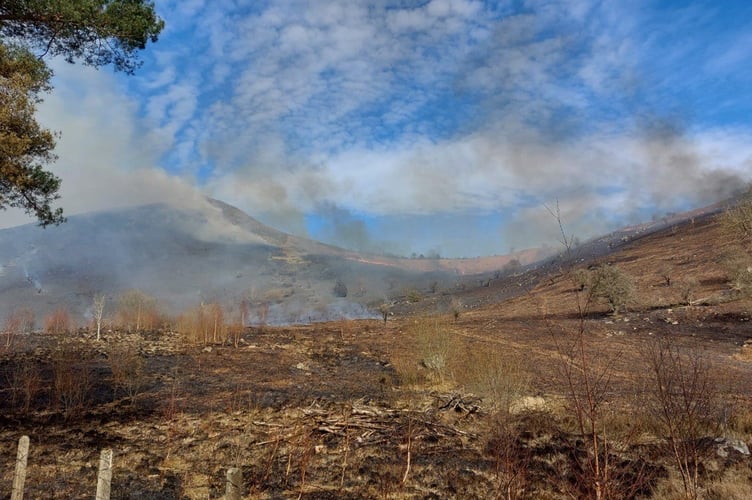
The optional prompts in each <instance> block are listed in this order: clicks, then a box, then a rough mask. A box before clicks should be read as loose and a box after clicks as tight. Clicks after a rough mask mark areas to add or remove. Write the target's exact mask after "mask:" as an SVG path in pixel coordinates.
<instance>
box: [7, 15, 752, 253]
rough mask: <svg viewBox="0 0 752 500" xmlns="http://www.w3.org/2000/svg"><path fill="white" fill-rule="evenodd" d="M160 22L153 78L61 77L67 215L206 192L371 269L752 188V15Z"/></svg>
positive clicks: (175, 18) (62, 70)
mask: <svg viewBox="0 0 752 500" xmlns="http://www.w3.org/2000/svg"><path fill="white" fill-rule="evenodd" d="M156 5H157V9H158V11H159V12H160V15H161V16H162V17H163V18H164V19H165V22H166V29H165V31H164V32H163V35H162V36H161V38H160V40H159V42H157V43H156V44H154V45H151V46H150V47H149V49H148V50H147V51H146V52H145V53H144V54H143V59H144V65H143V67H142V68H141V69H140V70H139V71H138V72H137V74H136V76H133V77H126V76H124V75H120V74H115V73H113V72H112V71H111V70H110V69H108V68H103V69H101V70H99V71H96V70H92V69H90V68H84V67H82V66H69V65H67V64H65V63H61V62H58V61H51V64H52V65H53V66H54V68H55V72H56V77H55V80H54V84H55V90H54V92H53V93H52V94H50V95H49V96H47V98H46V100H45V102H44V104H43V105H42V106H41V107H40V117H41V119H42V120H43V121H44V122H45V123H46V124H48V125H49V126H50V127H52V128H54V129H56V130H59V131H61V133H62V137H61V139H60V141H59V144H58V153H59V156H60V159H59V161H58V162H57V164H56V165H55V166H54V168H53V170H54V171H55V172H56V173H57V174H58V175H60V176H61V177H62V178H63V189H62V195H63V199H62V202H61V203H62V206H63V207H64V208H65V209H66V213H67V214H68V215H71V214H74V213H77V212H81V211H86V210H92V209H101V208H108V207H113V206H122V205H128V204H136V203H142V202H148V201H155V200H158V199H168V200H180V201H183V202H185V201H186V200H191V199H195V198H196V197H198V196H200V195H202V194H205V195H210V196H213V197H216V198H219V199H221V200H224V201H226V202H229V203H232V204H234V205H236V206H238V207H239V208H241V209H243V210H245V211H246V212H248V213H249V214H251V215H253V216H255V217H257V218H259V219H261V220H262V221H264V222H267V223H270V224H272V225H274V226H276V227H278V228H281V229H284V230H287V231H291V232H295V233H298V234H304V235H309V236H312V237H314V238H318V239H322V240H325V241H328V242H332V243H336V244H339V245H342V246H347V247H350V248H354V249H359V250H383V251H390V252H396V253H402V254H410V253H412V252H418V253H421V252H423V253H426V252H439V253H440V254H441V255H446V256H474V255H482V254H498V253H506V252H507V251H509V250H510V249H511V248H516V249H520V248H524V247H529V246H536V245H539V244H541V243H544V242H549V243H553V242H554V241H555V236H556V230H557V228H556V222H555V221H554V220H552V217H551V216H550V214H549V213H548V212H547V211H546V208H545V206H546V205H548V206H551V205H553V204H555V203H556V202H557V200H558V203H559V204H560V207H561V210H562V214H563V216H564V222H565V223H566V225H567V227H568V229H569V230H570V231H571V233H573V234H574V235H576V236H578V237H580V238H587V237H589V236H594V235H597V234H599V233H602V232H604V231H607V230H609V229H613V228H615V227H617V226H619V225H623V224H626V223H631V222H635V221H640V220H648V219H650V218H651V216H653V215H663V214H664V213H666V212H668V211H676V210H682V209H687V208H692V207H696V206H701V205H705V204H709V203H712V202H714V201H717V200H719V199H722V198H723V197H726V196H728V195H729V194H731V193H732V192H733V191H734V190H737V189H739V188H740V186H743V185H744V183H745V182H749V181H750V180H752V140H750V139H751V138H752V137H751V135H750V132H751V131H752V126H751V124H750V116H752V95H750V94H751V93H752V61H750V57H752V56H751V55H752V2H748V1H746V0H739V1H733V0H724V1H723V2H718V1H715V0H708V1H679V0H674V1H648V0H644V1H643V0H632V1H629V2H624V1H622V0H515V1H480V0H370V1H366V0H363V1H359V0H317V1H295V0H267V1H258V0H254V1H250V0H234V1H231V0H221V1H217V0H213V1H212V0H156ZM0 216H1V217H3V225H6V226H7V225H12V224H17V223H22V222H26V221H28V219H26V220H24V219H23V218H19V217H18V216H17V214H14V213H12V212H5V213H4V214H2V215H0ZM48 230H50V229H48ZM51 230H54V229H51Z"/></svg>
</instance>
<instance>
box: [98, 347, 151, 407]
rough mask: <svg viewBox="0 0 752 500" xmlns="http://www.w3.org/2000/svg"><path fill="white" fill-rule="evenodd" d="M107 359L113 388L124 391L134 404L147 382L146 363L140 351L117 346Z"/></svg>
mask: <svg viewBox="0 0 752 500" xmlns="http://www.w3.org/2000/svg"><path fill="white" fill-rule="evenodd" d="M107 359H108V362H109V365H110V370H112V382H113V386H114V387H115V388H118V387H119V388H120V389H122V390H123V392H125V394H126V395H127V396H128V397H129V398H130V400H131V402H132V403H133V402H134V401H135V400H136V396H138V394H139V392H140V391H141V388H142V387H143V385H144V382H145V374H144V361H143V359H142V358H141V356H139V354H138V350H137V349H135V348H134V347H132V346H128V345H120V346H115V347H113V348H112V349H111V350H110V352H109V355H108V358H107Z"/></svg>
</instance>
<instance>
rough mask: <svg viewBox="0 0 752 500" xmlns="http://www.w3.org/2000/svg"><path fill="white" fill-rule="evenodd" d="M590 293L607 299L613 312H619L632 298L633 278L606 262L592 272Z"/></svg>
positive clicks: (592, 295)
mask: <svg viewBox="0 0 752 500" xmlns="http://www.w3.org/2000/svg"><path fill="white" fill-rule="evenodd" d="M590 295H591V297H593V298H596V299H602V300H605V301H606V303H607V304H608V305H609V307H610V308H611V312H613V313H618V312H619V311H620V310H622V309H624V308H626V306H627V304H628V303H629V302H630V301H631V300H632V296H633V295H634V287H633V286H632V280H631V279H630V278H629V276H627V274H626V273H624V272H623V271H622V270H621V269H619V268H618V267H614V266H610V265H608V264H605V265H602V266H600V267H598V268H596V269H595V270H594V271H593V272H592V274H591V281H590Z"/></svg>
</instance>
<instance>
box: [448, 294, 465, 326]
mask: <svg viewBox="0 0 752 500" xmlns="http://www.w3.org/2000/svg"><path fill="white" fill-rule="evenodd" d="M462 307H463V304H462V301H461V300H460V299H458V298H457V297H454V298H452V301H451V302H450V303H449V310H450V311H451V312H452V317H453V318H454V321H457V320H458V319H460V314H462Z"/></svg>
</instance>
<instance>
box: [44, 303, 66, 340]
mask: <svg viewBox="0 0 752 500" xmlns="http://www.w3.org/2000/svg"><path fill="white" fill-rule="evenodd" d="M70 323H71V321H70V315H69V314H68V311H67V310H66V309H63V308H58V309H55V310H54V311H52V312H51V313H50V314H48V315H47V316H46V317H45V318H44V331H45V332H47V333H54V334H58V333H65V332H67V331H69V330H70Z"/></svg>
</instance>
